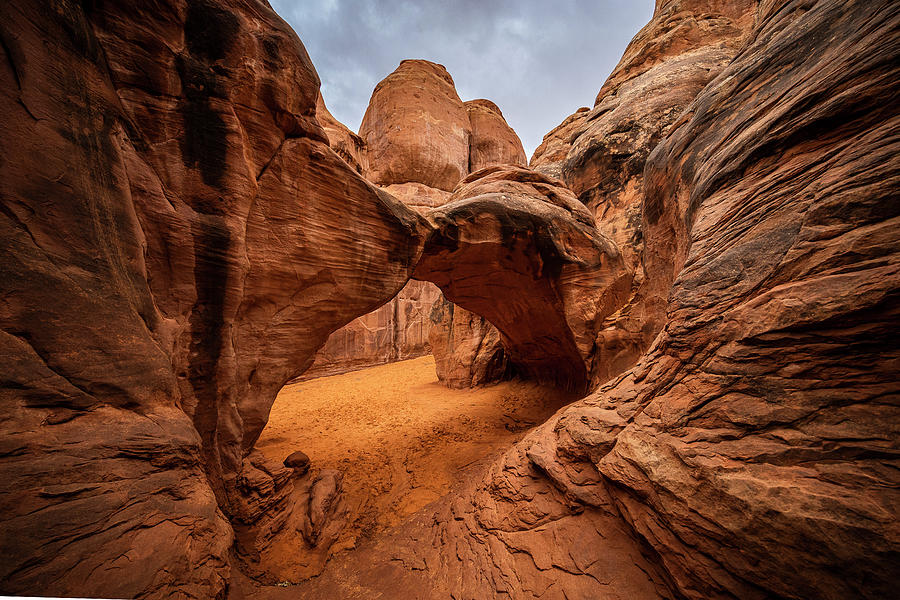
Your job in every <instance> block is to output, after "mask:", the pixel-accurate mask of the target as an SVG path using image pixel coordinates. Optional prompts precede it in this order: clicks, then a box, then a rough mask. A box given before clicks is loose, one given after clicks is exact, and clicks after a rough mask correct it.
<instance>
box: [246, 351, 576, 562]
mask: <svg viewBox="0 0 900 600" xmlns="http://www.w3.org/2000/svg"><path fill="white" fill-rule="evenodd" d="M571 400H572V398H571V397H568V396H566V395H564V394H563V393H561V392H559V391H557V390H553V389H548V388H543V387H540V386H538V385H535V384H532V383H525V382H519V381H510V382H504V383H501V384H498V385H495V386H491V387H487V388H480V389H471V390H451V389H448V388H446V387H444V386H443V385H442V384H440V383H439V382H438V381H437V377H436V375H435V371H434V359H433V358H432V357H431V356H426V357H423V358H417V359H414V360H408V361H403V362H398V363H392V364H388V365H380V366H377V367H371V368H369V369H364V370H362V371H354V372H352V373H345V374H342V375H334V376H331V377H322V378H319V379H313V380H310V381H303V382H300V383H296V384H293V385H288V386H286V387H285V388H284V389H283V390H282V391H281V393H280V394H279V395H278V398H277V399H276V400H275V404H274V406H273V408H272V413H271V415H270V416H269V423H268V425H267V426H266V429H265V431H263V433H262V436H261V437H260V439H259V442H258V443H257V444H256V446H257V448H259V449H260V450H261V451H262V452H264V453H265V454H266V455H267V456H269V457H271V458H274V459H277V460H279V461H280V460H282V459H283V458H284V457H286V456H287V455H288V454H290V453H291V452H293V451H295V450H302V451H303V452H305V453H306V454H308V455H309V457H310V459H311V461H312V469H311V472H312V473H313V474H315V472H316V470H318V469H321V468H333V469H338V470H340V471H341V472H343V474H344V494H345V498H346V499H347V501H348V504H349V507H350V515H351V517H350V519H351V525H350V526H349V527H348V528H347V530H346V532H345V536H344V539H343V543H340V544H339V546H343V547H345V548H346V547H352V546H353V545H355V543H358V542H360V541H362V540H363V539H365V538H367V537H369V536H371V535H372V534H374V533H377V532H378V531H381V530H383V529H385V528H387V527H390V526H392V525H395V524H397V523H399V522H401V521H402V520H403V519H404V518H405V517H407V516H409V515H411V514H412V513H413V512H415V511H416V510H418V509H419V508H422V507H423V506H425V505H426V504H428V503H429V502H431V501H433V500H436V499H437V498H439V497H440V496H442V495H443V494H445V493H446V492H447V491H448V490H449V488H450V485H451V484H452V483H453V482H454V481H455V480H456V479H458V478H459V476H460V473H461V470H462V469H464V468H465V467H467V466H468V465H471V464H473V463H475V462H477V461H479V460H480V459H483V458H485V457H487V456H490V455H494V454H497V453H498V452H499V451H501V450H503V449H506V448H508V447H509V446H510V445H512V444H513V443H514V442H515V441H516V440H518V439H519V438H521V437H522V435H523V433H524V431H525V430H526V429H528V428H530V427H532V426H534V425H537V424H539V423H541V422H543V421H544V420H546V419H547V418H548V417H550V415H552V414H553V413H554V412H555V411H556V410H557V409H558V408H560V407H561V406H563V405H564V404H565V403H566V402H569V401H571Z"/></svg>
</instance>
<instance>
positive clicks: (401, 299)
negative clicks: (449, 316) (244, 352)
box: [300, 281, 443, 379]
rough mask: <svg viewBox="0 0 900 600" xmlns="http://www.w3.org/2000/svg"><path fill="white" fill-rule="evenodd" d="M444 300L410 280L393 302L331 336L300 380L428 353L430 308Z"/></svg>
mask: <svg viewBox="0 0 900 600" xmlns="http://www.w3.org/2000/svg"><path fill="white" fill-rule="evenodd" d="M442 298H443V297H442V296H441V292H440V290H439V289H438V288H437V287H435V286H434V285H433V284H431V283H428V282H426V281H410V282H409V283H407V284H406V286H404V288H403V289H402V290H400V292H399V293H398V294H397V295H396V296H394V298H393V299H392V300H391V301H390V302H388V303H387V304H385V305H384V306H382V307H381V308H378V309H376V310H374V311H372V312H370V313H368V314H366V315H363V316H361V317H358V318H357V319H354V320H353V321H351V322H350V323H348V324H347V325H345V326H344V327H341V328H340V329H338V330H337V331H335V332H334V333H332V334H331V335H330V336H329V337H328V341H327V342H326V343H325V345H324V346H322V348H321V349H320V350H319V351H318V352H317V353H316V359H315V361H314V362H313V364H312V366H311V367H310V368H309V369H307V370H306V371H305V372H304V373H303V375H302V376H301V377H300V379H312V378H314V377H322V376H324V375H334V374H336V373H346V372H347V371H353V370H355V369H361V368H364V367H368V366H372V365H379V364H383V363H388V362H393V361H396V360H407V359H410V358H416V357H418V356H424V355H426V354H428V353H429V352H430V350H431V345H430V338H429V332H430V330H431V319H430V314H431V306H432V304H434V303H435V301H441V299H442Z"/></svg>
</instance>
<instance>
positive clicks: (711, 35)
mask: <svg viewBox="0 0 900 600" xmlns="http://www.w3.org/2000/svg"><path fill="white" fill-rule="evenodd" d="M756 6H757V2H755V1H754V0H738V1H735V2H705V1H703V2H697V1H695V0H658V1H657V3H656V8H655V11H654V15H653V18H652V19H651V21H650V23H648V24H647V25H646V26H645V27H644V28H643V29H642V30H641V31H640V32H639V33H638V34H637V35H636V36H635V38H634V39H633V40H632V41H631V43H630V44H629V45H628V47H627V48H626V50H625V53H624V55H623V57H622V59H621V60H620V61H619V64H618V65H617V66H616V68H615V69H614V70H613V72H612V74H611V75H610V77H609V79H608V80H607V81H606V83H605V84H604V85H603V87H602V88H601V90H600V92H599V93H598V94H597V98H596V101H595V103H594V107H593V108H592V109H590V110H587V109H579V110H578V111H577V112H576V113H574V114H573V115H571V116H570V117H568V118H567V119H566V120H565V121H564V122H563V123H562V124H561V125H560V126H559V127H557V128H556V129H555V130H553V131H552V132H550V133H549V134H547V136H545V138H544V141H543V143H542V144H541V146H539V147H538V148H537V150H536V151H535V153H534V156H533V157H532V159H531V166H532V168H534V169H536V170H537V171H539V172H542V173H546V174H548V175H551V176H555V177H559V178H561V179H562V180H563V181H564V182H565V184H566V185H567V186H568V187H569V188H570V189H571V190H572V191H573V192H574V193H575V195H576V196H578V198H579V200H581V201H582V202H583V203H584V204H585V206H587V207H588V208H589V209H590V210H591V212H592V213H593V214H594V217H595V218H596V219H597V222H598V225H599V227H600V229H601V230H602V231H603V233H604V234H605V235H607V236H608V237H609V238H610V239H611V240H613V241H614V242H615V243H616V244H617V245H618V246H619V248H620V249H621V251H622V253H623V258H624V260H625V262H626V264H627V265H628V268H629V270H630V271H631V272H632V273H633V281H632V287H633V291H632V297H631V298H630V299H629V300H628V301H627V302H626V303H624V305H623V306H622V307H621V308H620V309H619V310H618V311H616V313H615V314H613V315H611V316H610V318H609V319H607V320H606V321H604V322H600V323H597V325H596V334H597V340H596V346H597V348H596V356H597V359H596V360H595V365H594V371H593V373H592V381H593V382H594V384H595V385H596V384H599V383H602V382H604V381H606V380H608V379H609V378H610V377H612V376H614V375H616V374H617V373H620V372H621V371H622V370H623V369H626V368H628V367H630V366H631V365H633V364H634V362H635V361H636V360H637V358H638V356H640V354H641V353H642V352H643V351H644V350H645V349H646V348H647V347H648V346H649V344H650V342H651V341H652V340H653V338H654V337H655V336H656V334H657V333H658V332H659V330H660V328H661V327H662V325H663V322H664V320H665V314H664V309H665V299H666V298H665V294H666V292H667V289H668V285H669V283H670V282H659V281H657V280H655V279H654V278H651V277H648V276H647V275H646V273H645V269H644V265H643V254H644V244H645V241H646V240H647V239H648V236H646V235H645V232H644V230H643V222H642V208H641V205H642V201H643V193H644V192H643V189H644V166H645V164H646V161H647V157H648V156H649V155H650V152H651V151H652V150H653V149H654V147H655V146H656V145H657V144H659V142H660V140H662V139H663V138H664V137H665V135H666V134H667V133H668V132H669V131H670V130H671V129H672V128H673V127H674V125H675V123H676V121H677V119H678V118H679V116H680V115H681V114H682V113H683V112H684V110H685V108H686V107H687V105H688V104H689V103H690V102H691V101H692V100H693V99H694V98H695V97H696V95H697V94H698V93H699V92H700V90H702V89H703V88H704V87H705V86H706V85H707V84H708V83H709V82H710V81H711V80H712V79H713V78H714V77H716V75H718V74H719V73H720V72H721V71H722V69H724V68H725V66H726V65H727V64H728V63H729V62H730V61H731V60H732V59H733V58H734V56H735V55H736V54H737V52H738V50H739V49H740V47H741V45H742V44H743V42H744V40H745V39H746V37H747V36H748V34H749V32H750V28H751V26H752V25H753V22H754V18H755V16H756ZM662 252H663V253H667V252H669V249H663V250H662Z"/></svg>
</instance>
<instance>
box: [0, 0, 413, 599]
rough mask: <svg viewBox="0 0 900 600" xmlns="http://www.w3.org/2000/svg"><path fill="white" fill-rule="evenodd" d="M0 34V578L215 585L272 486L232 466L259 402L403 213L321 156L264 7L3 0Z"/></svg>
mask: <svg viewBox="0 0 900 600" xmlns="http://www.w3.org/2000/svg"><path fill="white" fill-rule="evenodd" d="M0 34H2V40H3V44H2V46H0V48H2V53H3V59H4V60H3V61H2V65H3V66H2V67H0V78H2V86H0V88H2V89H0V105H2V112H3V114H4V118H3V119H2V121H0V146H2V151H0V154H2V156H3V159H2V161H0V174H2V177H0V186H2V205H0V208H2V211H0V213H2V214H0V229H2V237H3V240H4V243H3V244H2V250H0V269H2V277H0V281H2V286H3V298H4V301H3V305H2V308H0V329H2V333H0V340H2V344H0V348H2V350H0V353H2V359H3V364H4V368H3V383H2V388H3V393H2V395H0V402H2V403H3V414H4V415H5V416H4V420H3V423H2V426H0V427H2V436H0V437H2V440H3V448H2V450H0V456H2V461H0V497H2V505H3V508H4V510H3V514H2V516H0V523H2V525H0V527H2V531H3V535H2V536H0V590H2V592H3V593H15V594H21V593H35V592H38V593H40V594H43V595H53V596H66V595H76V596H104V597H136V596H160V597H161V596H166V597H170V596H173V595H178V594H181V595H182V596H184V597H215V596H221V595H222V594H223V593H224V590H225V586H226V581H227V579H228V577H229V567H228V558H227V557H228V553H229V551H230V546H231V545H232V539H233V533H232V523H235V524H241V526H244V525H250V524H253V523H254V522H257V521H258V520H260V519H261V518H262V517H263V515H264V514H267V512H271V511H270V509H272V508H273V507H276V506H278V505H279V502H281V499H283V498H284V496H285V494H287V493H288V491H289V488H290V487H291V486H290V482H289V481H288V480H287V479H286V478H285V477H284V475H283V474H282V473H281V471H279V470H278V469H274V470H272V471H270V472H266V470H265V469H262V468H258V467H256V466H254V465H253V464H252V463H251V462H250V458H249V451H250V449H251V448H252V446H253V443H254V440H255V439H256V437H257V436H258V435H259V433H260V431H261V430H262V428H263V426H264V425H265V422H266V418H267V415H268V410H269V407H270V406H271V402H272V401H273V399H274V397H275V394H276V393H277V391H278V390H279V389H280V387H281V386H282V385H283V383H284V382H285V381H287V380H288V379H290V378H291V377H294V376H296V375H298V374H299V373H301V372H302V371H303V370H304V369H305V368H306V367H307V366H308V365H309V363H311V362H312V357H313V353H314V352H315V350H316V349H317V348H318V347H319V346H320V345H322V344H323V343H324V342H325V339H326V338H327V336H328V334H329V333H331V331H333V330H334V329H336V328H338V327H339V326H341V325H343V324H344V323H346V322H348V321H350V320H351V319H353V318H355V317H356V316H358V315H359V314H362V313H365V312H368V311H370V310H371V309H373V308H375V307H376V306H378V305H379V304H381V303H383V302H386V301H388V300H389V299H390V298H391V297H392V296H393V295H395V294H396V292H397V291H399V289H400V288H401V287H403V285H404V284H405V283H406V281H407V279H408V276H409V272H410V270H411V269H412V267H413V266H414V265H415V263H416V262H417V258H418V254H419V252H420V247H421V234H420V233H419V228H420V227H422V226H424V223H422V222H421V221H420V220H419V218H418V217H417V216H416V214H415V213H414V212H412V211H410V210H409V209H407V208H406V207H405V206H404V205H402V204H401V203H399V202H397V201H396V200H394V199H393V198H392V197H390V196H389V195H388V194H385V193H383V192H381V191H379V190H378V189H376V188H375V187H374V186H372V185H371V184H370V183H368V182H366V181H365V180H363V179H362V178H361V177H360V176H358V175H357V174H356V173H355V171H354V170H353V169H351V168H350V167H348V165H347V164H346V163H345V162H344V161H343V160H341V158H339V157H338V156H337V155H336V154H335V153H334V152H332V151H331V150H330V149H329V147H328V144H327V141H326V137H325V133H324V132H323V130H322V128H321V127H320V125H319V123H318V122H317V120H316V116H315V115H316V99H317V95H318V77H317V75H316V72H315V70H314V68H313V66H312V64H311V63H310V61H309V58H308V56H307V54H306V52H305V51H304V49H303V46H302V44H301V43H300V41H299V40H298V39H297V37H296V35H295V34H294V33H293V31H291V30H290V28H289V27H287V25H286V24H285V23H284V22H283V21H282V20H281V19H280V18H278V16H277V15H276V14H275V13H274V12H273V11H272V10H271V9H270V8H268V6H267V5H265V4H264V3H258V2H252V1H249V0H247V1H244V0H235V1H233V2H229V3H227V4H226V3H217V2H212V1H197V2H191V3H190V4H189V5H187V6H185V5H184V4H182V3H167V2H161V3H158V4H154V5H152V6H151V5H143V4H134V3H130V2H117V1H112V2H104V3H102V4H90V5H86V8H85V7H82V5H81V4H74V3H67V4H65V5H64V6H63V5H60V7H59V9H58V10H48V9H47V8H46V7H45V6H43V5H40V4H39V3H34V2H28V1H25V0H22V1H18V0H16V1H12V2H5V3H3V5H2V7H0ZM283 470H284V471H287V472H288V473H289V472H290V470H287V469H283ZM248 488H252V489H253V490H258V491H260V492H261V493H262V495H261V496H257V495H255V492H252V493H250V492H248ZM248 494H249V495H248ZM282 506H283V504H282ZM252 551H253V549H252V548H247V547H242V546H239V547H238V552H239V553H244V554H247V553H252ZM123 573H127V576H123Z"/></svg>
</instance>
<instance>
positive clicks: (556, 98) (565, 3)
mask: <svg viewBox="0 0 900 600" xmlns="http://www.w3.org/2000/svg"><path fill="white" fill-rule="evenodd" d="M270 1H271V4H272V7H273V8H274V9H275V10H276V12H278V14H280V15H281V16H282V18H284V19H285V20H286V21H287V22H288V23H290V25H291V26H292V27H293V28H294V30H295V31H296V32H297V34H298V35H299V36H300V39H301V40H303V44H304V45H305V46H306V50H307V51H308V52H309V55H310V57H311V58H312V60H313V63H314V64H315V66H316V70H317V71H318V73H319V77H320V78H321V79H322V95H323V96H324V97H325V102H326V104H327V105H328V109H329V110H330V111H331V113H332V114H333V115H334V116H335V117H336V118H337V119H338V120H340V121H342V122H343V123H345V124H346V125H347V126H348V127H350V128H351V129H353V130H358V129H359V124H360V121H361V120H362V116H363V113H364V112H365V110H366V106H367V105H368V103H369V97H370V96H371V94H372V90H373V89H374V88H375V85H376V84H377V83H378V82H379V81H381V80H382V79H383V78H384V77H385V76H386V75H387V74H388V73H390V72H391V71H393V70H394V69H395V68H397V65H399V64H400V61H401V60H403V59H406V58H424V59H427V60H431V61H434V62H437V63H441V64H442V65H444V66H445V67H447V70H448V71H449V72H450V74H451V75H452V76H453V80H454V81H455V82H456V89H457V90H458V92H459V95H460V97H461V98H462V99H463V100H471V99H474V98H488V99H490V100H492V101H494V102H495V103H497V105H498V106H499V107H500V109H501V110H502V111H503V115H504V116H505V117H506V120H507V121H508V122H509V124H510V125H511V126H512V127H513V129H515V130H516V132H517V133H518V134H519V137H520V138H521V139H522V143H523V144H524V146H525V152H526V153H527V154H528V155H529V156H530V155H531V153H532V152H533V151H534V149H535V147H537V145H538V144H540V142H541V138H542V137H543V135H544V134H545V133H547V132H548V131H550V130H551V129H553V128H554V127H555V126H556V125H558V124H559V123H560V122H561V121H562V120H563V119H564V118H565V117H566V116H568V115H569V114H571V113H572V112H574V111H575V109H576V108H578V107H579V106H590V105H592V104H593V101H594V96H595V95H596V94H597V91H598V90H599V89H600V86H601V85H602V84H603V81H604V80H605V79H606V77H607V76H608V75H609V73H610V72H611V71H612V69H613V67H614V66H615V65H616V63H617V62H618V61H619V58H620V57H621V56H622V52H623V51H624V50H625V46H626V45H627V44H628V42H629V41H630V40H631V38H632V37H633V36H634V34H635V33H637V32H638V30H639V29H640V28H641V27H643V26H644V24H646V23H647V21H649V20H650V17H651V15H652V13H653V0H592V1H591V0H580V1H579V0H556V1H555V2H547V1H546V0H518V1H516V0H496V1H494V0H487V1H485V0H455V1H448V0H421V1H418V2H412V1H408V0H381V1H378V2H374V1H369V2H366V1H364V0H270Z"/></svg>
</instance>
